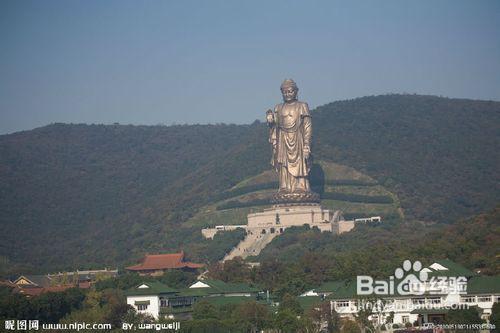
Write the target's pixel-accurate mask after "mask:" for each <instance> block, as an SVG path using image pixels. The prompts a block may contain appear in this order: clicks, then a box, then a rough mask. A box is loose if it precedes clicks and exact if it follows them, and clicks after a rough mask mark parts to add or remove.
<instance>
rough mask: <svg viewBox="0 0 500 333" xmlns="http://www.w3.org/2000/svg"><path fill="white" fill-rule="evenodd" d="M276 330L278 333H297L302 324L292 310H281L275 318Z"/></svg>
mask: <svg viewBox="0 0 500 333" xmlns="http://www.w3.org/2000/svg"><path fill="white" fill-rule="evenodd" d="M273 326H274V328H276V329H278V332H286V333H288V332H297V331H298V330H299V328H300V322H299V319H298V318H297V315H296V314H295V313H294V312H293V311H292V310H290V309H288V308H286V309H283V310H279V311H278V313H277V314H276V316H275V317H274V325H273Z"/></svg>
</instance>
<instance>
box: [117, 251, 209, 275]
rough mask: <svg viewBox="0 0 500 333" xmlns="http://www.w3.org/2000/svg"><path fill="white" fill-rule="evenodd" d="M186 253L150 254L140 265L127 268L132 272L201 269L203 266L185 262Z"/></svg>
mask: <svg viewBox="0 0 500 333" xmlns="http://www.w3.org/2000/svg"><path fill="white" fill-rule="evenodd" d="M183 259H184V252H180V253H167V254H148V255H146V256H145V257H144V259H143V260H142V263H140V264H139V265H134V266H130V267H127V268H126V269H128V270H130V271H147V270H159V269H172V268H184V267H187V268H200V267H203V266H204V265H203V264H196V263H192V262H185V261H183Z"/></svg>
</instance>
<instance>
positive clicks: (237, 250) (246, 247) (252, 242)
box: [222, 233, 279, 261]
mask: <svg viewBox="0 0 500 333" xmlns="http://www.w3.org/2000/svg"><path fill="white" fill-rule="evenodd" d="M278 235H279V234H278V233H274V234H271V233H267V234H258V235H256V234H247V235H246V237H245V239H243V240H242V241H241V242H239V243H238V245H236V246H235V247H234V248H233V249H232V250H231V251H230V252H229V253H228V254H226V256H225V257H224V259H222V261H226V260H230V259H234V258H235V257H242V258H246V257H248V256H256V255H258V254H259V253H260V251H262V249H263V248H265V247H266V245H267V244H269V243H271V241H272V240H273V239H274V237H276V236H278Z"/></svg>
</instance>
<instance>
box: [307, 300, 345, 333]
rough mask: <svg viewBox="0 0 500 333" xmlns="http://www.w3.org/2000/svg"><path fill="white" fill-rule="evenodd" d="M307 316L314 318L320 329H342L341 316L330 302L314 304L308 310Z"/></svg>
mask: <svg viewBox="0 0 500 333" xmlns="http://www.w3.org/2000/svg"><path fill="white" fill-rule="evenodd" d="M307 316H308V317H309V318H311V319H312V321H313V323H314V324H315V326H316V327H317V328H318V330H321V329H323V328H324V327H325V328H326V329H327V331H328V332H329V333H338V332H339V331H340V317H339V315H338V314H337V312H336V311H335V309H332V307H331V305H330V302H322V303H319V304H317V305H314V306H313V307H312V308H311V309H310V310H309V311H308V313H307Z"/></svg>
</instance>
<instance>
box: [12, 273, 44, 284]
mask: <svg viewBox="0 0 500 333" xmlns="http://www.w3.org/2000/svg"><path fill="white" fill-rule="evenodd" d="M21 279H24V280H28V281H30V282H31V283H33V284H34V285H36V286H39V287H49V286H50V285H51V279H50V277H48V276H47V275H21V276H20V277H18V278H17V279H16V281H14V283H16V284H17V281H19V280H21Z"/></svg>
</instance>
